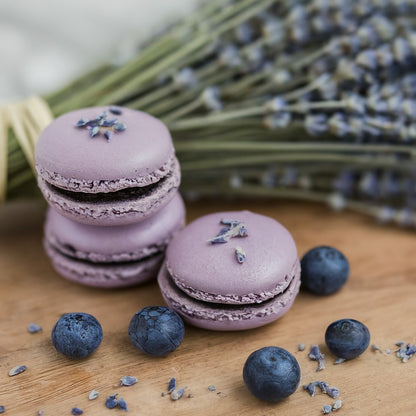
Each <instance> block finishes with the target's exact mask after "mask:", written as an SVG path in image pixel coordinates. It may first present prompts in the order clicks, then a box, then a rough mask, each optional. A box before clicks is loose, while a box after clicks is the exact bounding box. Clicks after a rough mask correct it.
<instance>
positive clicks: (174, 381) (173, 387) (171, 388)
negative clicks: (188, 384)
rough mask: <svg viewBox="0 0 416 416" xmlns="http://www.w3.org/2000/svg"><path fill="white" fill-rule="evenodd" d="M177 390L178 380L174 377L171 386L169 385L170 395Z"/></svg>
mask: <svg viewBox="0 0 416 416" xmlns="http://www.w3.org/2000/svg"><path fill="white" fill-rule="evenodd" d="M175 389H176V378H175V377H172V378H171V379H170V380H169V384H168V393H172V391H173V390H175Z"/></svg>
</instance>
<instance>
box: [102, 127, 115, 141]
mask: <svg viewBox="0 0 416 416" xmlns="http://www.w3.org/2000/svg"><path fill="white" fill-rule="evenodd" d="M112 135H113V133H112V132H111V131H110V130H107V131H106V132H105V133H104V137H105V138H106V139H107V141H108V142H109V141H110V139H111V136H112Z"/></svg>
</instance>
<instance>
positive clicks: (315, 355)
mask: <svg viewBox="0 0 416 416" xmlns="http://www.w3.org/2000/svg"><path fill="white" fill-rule="evenodd" d="M309 358H310V359H311V360H312V361H318V368H317V369H316V371H321V370H323V369H324V368H325V358H324V354H322V353H321V351H320V350H319V347H318V345H312V346H311V349H310V352H309Z"/></svg>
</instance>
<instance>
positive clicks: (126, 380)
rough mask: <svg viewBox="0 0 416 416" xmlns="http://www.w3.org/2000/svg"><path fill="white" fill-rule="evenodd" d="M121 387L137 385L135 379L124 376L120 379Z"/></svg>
mask: <svg viewBox="0 0 416 416" xmlns="http://www.w3.org/2000/svg"><path fill="white" fill-rule="evenodd" d="M120 383H121V385H122V386H132V385H133V384H136V383H137V378H136V377H132V376H124V377H122V378H121V379H120Z"/></svg>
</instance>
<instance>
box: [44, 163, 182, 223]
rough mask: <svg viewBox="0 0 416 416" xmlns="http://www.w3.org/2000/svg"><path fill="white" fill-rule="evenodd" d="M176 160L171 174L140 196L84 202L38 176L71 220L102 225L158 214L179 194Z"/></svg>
mask: <svg viewBox="0 0 416 416" xmlns="http://www.w3.org/2000/svg"><path fill="white" fill-rule="evenodd" d="M174 160H175V163H174V166H173V169H174V170H173V171H172V172H171V174H170V175H169V176H167V177H166V179H164V180H163V181H161V183H160V184H159V185H158V186H157V187H156V188H155V189H153V190H152V191H151V192H150V193H149V194H146V195H145V196H143V197H140V198H136V199H134V198H132V199H126V200H119V201H117V200H116V199H115V200H114V201H111V202H101V203H100V202H98V203H97V202H82V201H77V200H76V199H72V198H68V197H67V196H65V195H62V194H61V193H59V192H56V191H54V190H53V188H51V187H49V186H48V185H47V184H46V182H45V181H44V180H43V179H42V178H41V177H38V185H39V187H40V189H41V191H42V193H43V195H44V197H45V199H46V200H47V201H48V203H49V204H50V205H51V206H52V207H53V208H54V209H55V210H56V211H58V212H59V213H60V214H61V215H63V216H65V217H67V218H69V219H70V220H73V221H76V222H80V223H82V224H90V225H98V226H115V225H126V224H132V223H135V222H139V221H142V220H144V219H146V218H148V217H150V216H152V215H154V214H155V213H156V212H157V211H159V210H160V209H162V208H163V207H164V206H165V205H167V204H168V203H169V201H171V200H172V199H173V198H174V196H175V195H176V190H177V188H178V187H179V184H180V177H181V173H180V167H179V162H178V161H177V159H176V158H175V159H174Z"/></svg>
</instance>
